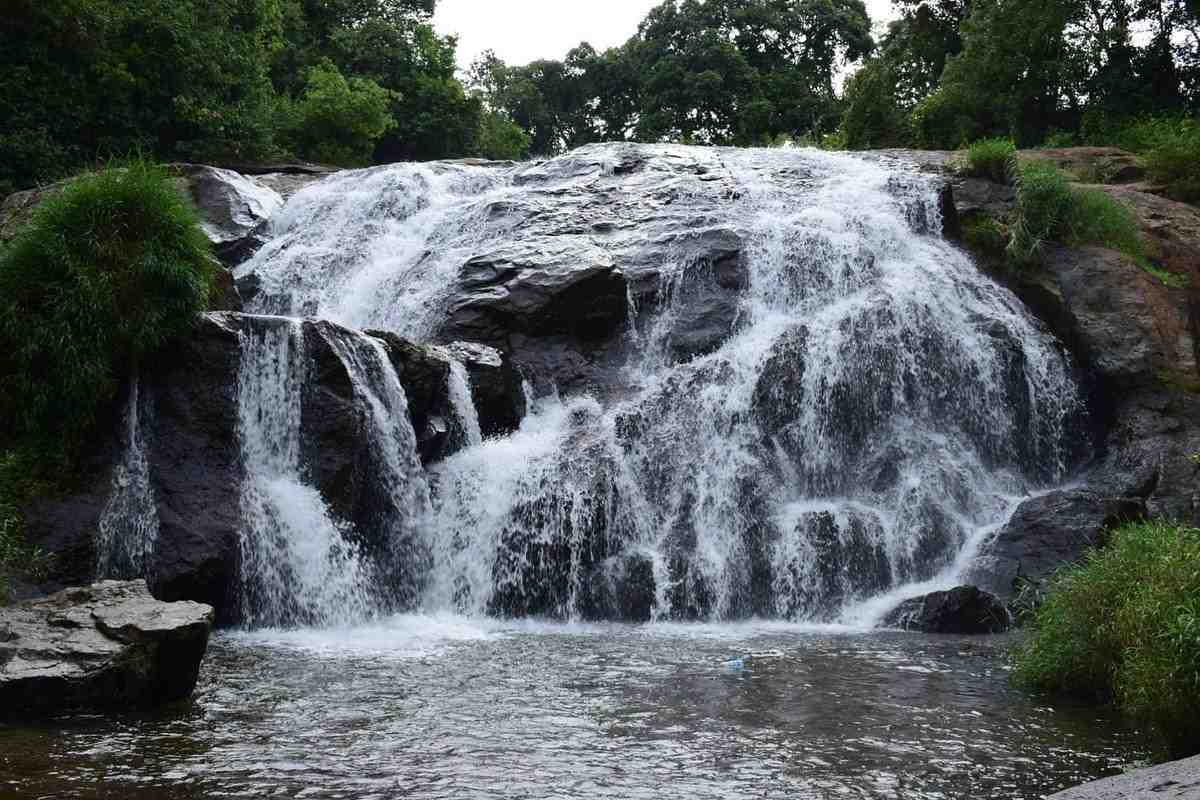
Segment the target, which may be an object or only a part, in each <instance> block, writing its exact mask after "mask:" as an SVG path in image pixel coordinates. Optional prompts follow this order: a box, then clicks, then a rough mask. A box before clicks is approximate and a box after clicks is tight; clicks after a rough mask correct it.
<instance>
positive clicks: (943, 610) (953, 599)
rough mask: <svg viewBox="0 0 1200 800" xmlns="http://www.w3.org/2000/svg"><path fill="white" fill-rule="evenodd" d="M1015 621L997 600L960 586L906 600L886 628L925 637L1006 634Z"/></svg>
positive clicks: (890, 614)
mask: <svg viewBox="0 0 1200 800" xmlns="http://www.w3.org/2000/svg"><path fill="white" fill-rule="evenodd" d="M1010 624H1011V620H1010V617H1009V614H1008V609H1006V608H1005V607H1004V603H1002V602H1000V600H999V598H997V597H996V596H994V595H992V594H990V593H988V592H985V591H983V590H981V589H979V588H978V587H975V586H958V587H956V588H954V589H950V590H949V591H945V592H930V593H929V594H926V595H922V596H920V597H914V598H911V599H909V600H905V601H904V602H903V603H901V604H900V605H898V606H896V608H894V609H893V610H891V611H889V612H888V613H887V615H886V616H885V617H884V618H883V622H882V625H883V626H885V627H889V628H902V629H903V630H908V631H923V632H925V633H958V634H979V633H1003V632H1004V631H1006V630H1008V627H1009V625H1010Z"/></svg>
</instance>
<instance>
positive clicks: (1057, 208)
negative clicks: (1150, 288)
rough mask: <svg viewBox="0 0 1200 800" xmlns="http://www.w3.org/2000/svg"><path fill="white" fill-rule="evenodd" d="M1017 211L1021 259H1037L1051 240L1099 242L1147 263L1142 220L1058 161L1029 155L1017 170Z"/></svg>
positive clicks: (1013, 249) (1016, 244)
mask: <svg viewBox="0 0 1200 800" xmlns="http://www.w3.org/2000/svg"><path fill="white" fill-rule="evenodd" d="M1015 183H1016V187H1017V193H1016V213H1015V219H1014V220H1013V223H1012V225H1011V238H1010V239H1009V243H1008V253H1009V256H1010V258H1011V259H1012V260H1013V261H1014V262H1015V263H1017V264H1018V265H1022V264H1029V263H1032V262H1035V261H1037V259H1038V257H1039V255H1040V253H1041V251H1042V249H1043V248H1044V246H1045V244H1046V243H1047V242H1052V241H1054V242H1061V243H1063V244H1067V245H1080V244H1099V245H1102V246H1104V247H1108V248H1110V249H1113V250H1117V251H1120V252H1122V253H1124V254H1126V255H1128V256H1129V257H1130V258H1132V259H1134V260H1135V261H1137V262H1138V264H1139V265H1141V266H1143V267H1145V266H1146V264H1147V262H1146V258H1145V248H1144V246H1143V244H1142V239H1141V234H1140V232H1139V229H1138V224H1137V220H1136V219H1135V218H1134V216H1133V212H1131V211H1130V210H1129V209H1128V208H1127V207H1126V206H1124V205H1123V204H1121V203H1120V202H1118V201H1116V200H1114V199H1113V198H1112V197H1110V196H1109V195H1107V194H1105V193H1104V192H1103V191H1101V190H1099V189H1077V188H1074V187H1072V186H1071V184H1070V182H1069V181H1068V180H1067V178H1066V176H1064V175H1063V174H1062V173H1061V172H1060V171H1059V170H1058V169H1057V168H1056V167H1054V166H1053V165H1052V164H1048V163H1046V162H1044V161H1036V160H1031V161H1026V162H1023V163H1021V164H1020V165H1019V166H1018V167H1017V168H1016V170H1015Z"/></svg>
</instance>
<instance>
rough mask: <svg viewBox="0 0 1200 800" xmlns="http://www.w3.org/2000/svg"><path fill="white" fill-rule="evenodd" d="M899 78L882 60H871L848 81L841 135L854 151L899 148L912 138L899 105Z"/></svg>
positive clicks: (847, 145)
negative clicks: (897, 78) (897, 98)
mask: <svg viewBox="0 0 1200 800" xmlns="http://www.w3.org/2000/svg"><path fill="white" fill-rule="evenodd" d="M896 94H897V86H896V76H895V73H894V72H893V71H892V68H891V66H890V64H889V63H888V62H887V61H886V60H884V59H882V58H873V59H869V60H868V61H867V62H866V63H865V64H863V67H862V69H860V70H859V71H858V72H856V73H854V74H853V75H851V76H850V78H849V80H847V81H846V89H845V94H844V97H843V99H844V101H845V104H846V112H845V114H843V116H842V125H841V127H840V128H839V133H840V134H841V136H842V137H843V139H844V142H845V146H846V148H848V149H852V150H866V149H870V148H872V147H896V146H900V145H903V144H904V143H905V142H906V141H907V139H908V131H907V124H908V120H907V119H906V118H905V115H904V113H903V112H902V111H901V109H900V107H899V106H898V105H897V102H896Z"/></svg>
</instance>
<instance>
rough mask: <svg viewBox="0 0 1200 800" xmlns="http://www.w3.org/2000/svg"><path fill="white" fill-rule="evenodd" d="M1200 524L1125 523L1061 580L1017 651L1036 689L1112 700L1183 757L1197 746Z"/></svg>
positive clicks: (1023, 675) (1022, 676)
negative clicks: (1104, 546) (1106, 541)
mask: <svg viewBox="0 0 1200 800" xmlns="http://www.w3.org/2000/svg"><path fill="white" fill-rule="evenodd" d="M1198 564H1200V530H1197V529H1195V528H1186V527H1182V526H1178V525H1171V524H1168V523H1164V522H1145V523H1138V524H1133V525H1128V526H1126V527H1124V528H1122V529H1120V530H1118V531H1116V532H1115V533H1114V535H1113V538H1112V541H1111V542H1110V544H1109V545H1108V546H1107V547H1106V548H1104V549H1103V550H1099V551H1096V552H1093V553H1092V554H1091V555H1089V556H1088V558H1087V560H1086V561H1085V562H1084V563H1083V564H1082V565H1079V566H1076V567H1072V568H1069V569H1067V570H1065V571H1063V572H1061V573H1060V574H1059V575H1058V576H1056V577H1055V579H1054V581H1053V583H1052V584H1051V586H1050V589H1049V591H1048V592H1047V594H1046V596H1045V599H1044V601H1043V602H1042V604H1041V606H1040V607H1039V608H1038V609H1037V610H1036V611H1035V612H1034V614H1033V617H1032V621H1031V624H1030V630H1029V636H1028V638H1027V640H1026V641H1025V642H1024V643H1023V644H1022V645H1020V646H1019V647H1018V648H1017V649H1016V651H1015V653H1014V657H1015V671H1014V677H1015V679H1016V680H1017V681H1018V682H1020V683H1021V684H1023V685H1025V686H1028V687H1033V688H1037V689H1043V690H1048V691H1052V692H1057V693H1062V694H1070V695H1076V696H1080V697H1083V698H1086V699H1090V700H1099V701H1108V700H1113V701H1115V702H1116V704H1117V706H1118V707H1119V708H1121V709H1122V710H1123V711H1125V712H1126V713H1127V714H1129V715H1130V716H1132V717H1133V718H1134V719H1135V720H1137V721H1138V722H1140V723H1142V724H1144V725H1146V726H1147V727H1148V728H1149V730H1150V731H1152V732H1153V733H1154V734H1155V736H1156V737H1157V738H1158V740H1159V741H1160V742H1161V744H1162V746H1163V748H1164V750H1165V753H1166V754H1168V755H1170V756H1172V757H1182V756H1186V755H1191V754H1193V753H1195V752H1197V749H1198V748H1200V568H1198V567H1197V565H1198Z"/></svg>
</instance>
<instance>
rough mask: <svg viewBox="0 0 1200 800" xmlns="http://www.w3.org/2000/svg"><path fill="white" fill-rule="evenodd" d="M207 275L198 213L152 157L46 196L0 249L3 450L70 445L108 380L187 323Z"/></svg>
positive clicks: (201, 298) (200, 302)
mask: <svg viewBox="0 0 1200 800" xmlns="http://www.w3.org/2000/svg"><path fill="white" fill-rule="evenodd" d="M212 275H213V262H212V259H211V255H210V252H209V244H208V240H207V238H206V237H205V236H204V233H203V232H202V231H201V229H200V226H199V224H198V222H197V218H196V213H195V211H194V209H193V208H192V206H191V205H190V204H189V202H188V201H187V200H185V199H184V197H183V196H182V195H181V194H180V193H179V191H178V190H177V189H176V188H175V186H174V184H173V183H172V182H171V179H170V178H169V177H168V176H167V174H166V173H165V172H164V171H163V170H162V169H160V168H158V167H155V166H152V165H149V164H146V163H143V162H140V161H134V162H132V163H129V164H128V165H126V166H124V167H120V168H110V169H106V170H103V171H100V172H97V173H93V174H90V175H85V176H83V177H80V178H78V179H76V180H74V181H73V182H72V183H70V184H69V185H68V186H66V187H65V188H64V189H63V190H62V191H61V192H58V193H57V194H55V195H54V196H53V197H51V198H50V199H48V200H46V201H44V202H43V203H42V205H41V206H40V207H39V208H38V209H37V210H36V211H35V212H34V215H33V217H32V219H31V221H30V223H29V224H28V225H27V226H26V227H25V228H24V229H23V230H22V232H21V233H20V234H19V235H18V236H17V238H16V239H14V240H13V241H12V242H11V243H10V245H9V246H8V247H7V248H5V249H4V251H3V252H0V379H2V380H0V418H3V419H5V420H6V425H5V430H4V431H3V432H0V449H7V448H8V447H10V446H11V445H12V444H14V443H16V442H22V443H28V442H30V441H37V442H38V443H39V445H40V446H41V447H42V448H44V449H46V450H48V451H55V452H61V453H66V452H69V451H71V450H73V449H74V448H75V447H76V446H77V445H78V444H79V443H80V442H81V440H82V437H83V436H84V434H85V433H86V432H87V430H88V428H89V427H90V425H91V424H92V422H93V420H94V419H95V417H96V414H97V411H98V409H100V408H101V407H102V406H103V405H104V404H105V403H107V402H109V401H110V400H111V398H112V397H113V396H114V393H115V389H116V384H117V381H118V380H119V379H120V378H121V377H122V376H123V375H124V374H126V373H127V372H128V371H129V370H130V369H131V368H133V367H135V366H136V364H137V363H138V362H139V361H141V360H142V359H143V358H145V357H146V356H147V355H149V354H151V353H153V352H154V351H156V350H158V349H159V348H160V347H162V346H163V345H164V344H165V343H166V342H168V341H170V340H171V339H173V338H175V337H176V336H179V335H181V334H183V333H185V332H186V331H187V330H188V329H189V328H190V326H191V325H192V323H193V320H194V317H195V315H196V314H197V313H198V312H201V311H203V310H204V309H205V307H206V304H207V301H208V294H209V290H210V286H211V282H212ZM5 439H8V441H5Z"/></svg>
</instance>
